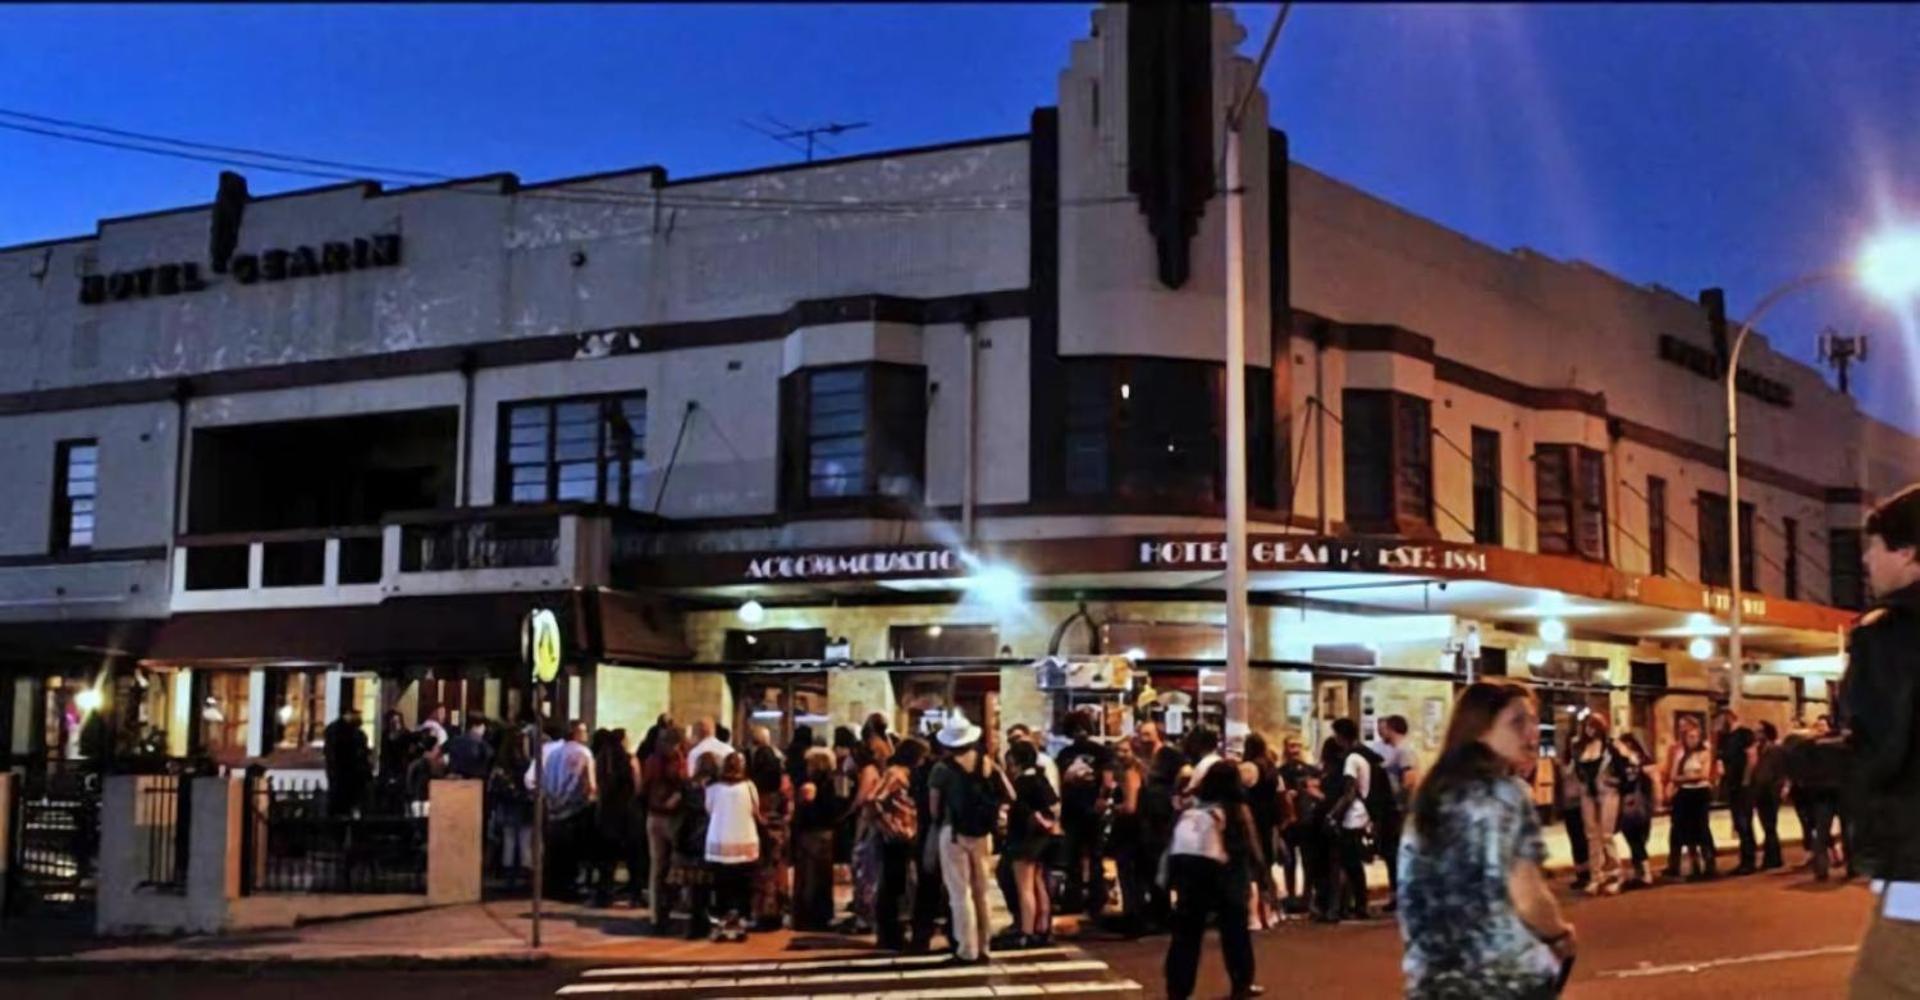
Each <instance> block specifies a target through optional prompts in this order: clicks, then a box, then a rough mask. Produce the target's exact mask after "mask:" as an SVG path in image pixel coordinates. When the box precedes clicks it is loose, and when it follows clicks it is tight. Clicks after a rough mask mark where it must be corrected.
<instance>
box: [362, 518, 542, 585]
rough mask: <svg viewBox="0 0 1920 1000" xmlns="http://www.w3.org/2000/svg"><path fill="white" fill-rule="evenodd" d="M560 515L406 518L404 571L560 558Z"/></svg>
mask: <svg viewBox="0 0 1920 1000" xmlns="http://www.w3.org/2000/svg"><path fill="white" fill-rule="evenodd" d="M559 556H560V519H559V518H558V517H556V516H554V515H550V514H549V515H536V516H532V517H492V518H487V519H484V520H474V521H449V522H440V523H430V524H408V525H405V526H404V527H402V528H401V532H400V571H401V572H402V573H445V572H449V571H452V570H468V569H527V568H537V567H542V566H555V565H558V564H559Z"/></svg>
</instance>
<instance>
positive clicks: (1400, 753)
mask: <svg viewBox="0 0 1920 1000" xmlns="http://www.w3.org/2000/svg"><path fill="white" fill-rule="evenodd" d="M1407 731H1408V726H1407V719H1406V716H1403V715H1389V716H1387V717H1386V718H1384V719H1381V720H1380V738H1379V739H1377V740H1375V741H1373V742H1372V743H1369V744H1367V748H1368V749H1370V750H1372V751H1373V752H1374V753H1375V754H1378V755H1379V757H1380V770H1382V771H1385V772H1386V778H1387V780H1389V781H1391V782H1393V811H1392V812H1391V813H1389V814H1387V815H1384V816H1381V817H1379V818H1378V822H1377V823H1376V825H1375V829H1374V831H1373V842H1374V844H1375V846H1377V847H1378V848H1379V854H1380V857H1381V859H1382V860H1384V861H1386V863H1387V888H1388V890H1389V891H1388V893H1387V905H1386V906H1385V910H1386V911H1387V912H1388V913H1392V912H1394V910H1395V909H1396V908H1397V904H1396V902H1395V896H1396V893H1395V892H1394V890H1396V889H1398V887H1399V885H1400V882H1399V877H1398V875H1399V872H1398V869H1397V867H1396V866H1395V864H1394V861H1395V859H1397V858H1399V857H1400V833H1401V831H1402V829H1403V828H1404V827H1405V826H1406V820H1407V813H1408V812H1409V811H1410V810H1411V809H1412V806H1413V789H1414V787H1415V786H1416V785H1418V784H1419V780H1420V770H1419V768H1420V758H1419V757H1418V756H1417V755H1416V754H1415V753H1414V752H1413V745H1412V743H1411V742H1410V741H1408V739H1407Z"/></svg>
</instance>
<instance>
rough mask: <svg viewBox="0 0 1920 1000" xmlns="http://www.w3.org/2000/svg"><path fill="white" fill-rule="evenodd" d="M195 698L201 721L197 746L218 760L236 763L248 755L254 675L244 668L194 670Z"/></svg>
mask: <svg viewBox="0 0 1920 1000" xmlns="http://www.w3.org/2000/svg"><path fill="white" fill-rule="evenodd" d="M193 687H194V690H195V692H196V697H195V698H194V702H195V704H196V706H197V708H196V711H198V712H199V725H197V726H195V727H194V749H195V750H198V751H201V752H204V753H205V754H207V756H209V757H211V758H212V759H213V760H214V761H215V762H217V763H221V764H228V765H234V764H238V763H240V762H241V761H243V760H245V759H246V757H247V727H248V726H249V725H250V724H251V721H252V720H251V717H250V714H251V712H252V706H253V702H252V698H251V697H250V688H251V679H250V678H249V677H248V672H247V671H245V670H195V671H194V672H193Z"/></svg>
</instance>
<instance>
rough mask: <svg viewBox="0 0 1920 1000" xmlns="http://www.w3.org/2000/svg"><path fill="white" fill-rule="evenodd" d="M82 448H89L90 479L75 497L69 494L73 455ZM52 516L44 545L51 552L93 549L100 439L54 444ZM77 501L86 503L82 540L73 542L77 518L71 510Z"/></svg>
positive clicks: (97, 526)
mask: <svg viewBox="0 0 1920 1000" xmlns="http://www.w3.org/2000/svg"><path fill="white" fill-rule="evenodd" d="M82 448H91V449H93V463H92V464H93V476H92V478H90V479H88V480H86V482H87V484H88V487H87V488H88V490H89V492H87V493H84V494H75V493H73V491H72V488H73V484H74V479H73V464H74V462H73V455H74V452H76V451H79V450H80V449H82ZM53 456H54V457H53V516H52V520H51V528H50V530H49V533H48V539H47V544H48V548H49V550H50V551H53V552H56V553H58V552H84V551H87V550H89V549H92V548H93V547H94V543H95V542H96V541H98V538H97V532H98V531H99V529H100V439H99V438H70V439H68V440H65V441H61V442H59V443H57V444H56V445H54V450H53ZM81 501H85V502H86V504H87V510H86V515H87V532H86V540H85V541H83V542H75V541H74V528H73V522H74V518H75V516H76V515H77V513H78V512H77V511H76V510H75V507H76V506H77V504H78V503H79V502H81Z"/></svg>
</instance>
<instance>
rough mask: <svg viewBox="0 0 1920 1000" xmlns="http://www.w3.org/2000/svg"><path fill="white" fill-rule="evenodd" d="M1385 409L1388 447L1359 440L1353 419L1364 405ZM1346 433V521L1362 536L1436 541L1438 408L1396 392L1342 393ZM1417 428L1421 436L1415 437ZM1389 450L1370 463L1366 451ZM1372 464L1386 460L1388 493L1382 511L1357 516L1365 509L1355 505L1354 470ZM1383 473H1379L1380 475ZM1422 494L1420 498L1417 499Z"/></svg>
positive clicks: (1351, 391)
mask: <svg viewBox="0 0 1920 1000" xmlns="http://www.w3.org/2000/svg"><path fill="white" fill-rule="evenodd" d="M1376 402H1377V403H1379V404H1382V405H1384V406H1385V407H1386V410H1385V414H1384V424H1385V436H1386V440H1385V441H1384V442H1373V441H1364V442H1363V441H1356V438H1355V436H1354V435H1353V433H1352V430H1353V428H1354V425H1355V423H1356V421H1354V420H1353V419H1352V417H1353V414H1354V413H1355V412H1356V411H1357V410H1359V409H1361V408H1363V407H1364V406H1365V405H1372V404H1375V403H1376ZM1341 414H1342V421H1343V424H1342V426H1343V428H1345V429H1344V430H1343V432H1342V434H1341V439H1342V440H1341V452H1342V455H1341V458H1342V465H1341V469H1342V473H1343V477H1342V478H1343V481H1344V490H1345V495H1346V504H1347V522H1348V524H1349V526H1350V527H1351V528H1352V530H1354V531H1355V532H1357V533H1361V534H1390V535H1402V536H1409V537H1422V538H1431V537H1435V536H1436V534H1437V533H1436V532H1435V530H1434V525H1433V504H1434V499H1433V403H1432V401H1431V400H1428V399H1425V398H1423V397H1420V396H1415V395H1411V394H1409V393H1404V392H1396V391H1394V390H1391V389H1347V390H1344V391H1343V392H1342V394H1341ZM1416 425H1417V428H1418V432H1417V433H1416ZM1381 445H1384V449H1383V450H1384V451H1385V453H1386V454H1385V457H1384V459H1382V458H1370V457H1369V455H1368V453H1367V450H1368V449H1377V448H1380V446H1381ZM1367 461H1384V463H1385V473H1386V476H1385V479H1386V490H1387V494H1386V496H1385V497H1384V498H1382V499H1383V501H1384V502H1383V503H1380V504H1376V505H1373V506H1374V507H1377V508H1378V510H1377V511H1373V510H1370V511H1363V512H1362V513H1361V514H1356V513H1355V510H1356V508H1362V507H1366V506H1368V505H1365V504H1356V503H1355V502H1354V498H1355V494H1354V489H1355V482H1356V480H1357V478H1358V477H1356V476H1354V475H1353V474H1352V473H1353V470H1354V469H1355V468H1356V467H1358V466H1361V465H1362V464H1363V463H1365V462H1367ZM1375 471H1379V470H1375ZM1416 494H1417V495H1416Z"/></svg>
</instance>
